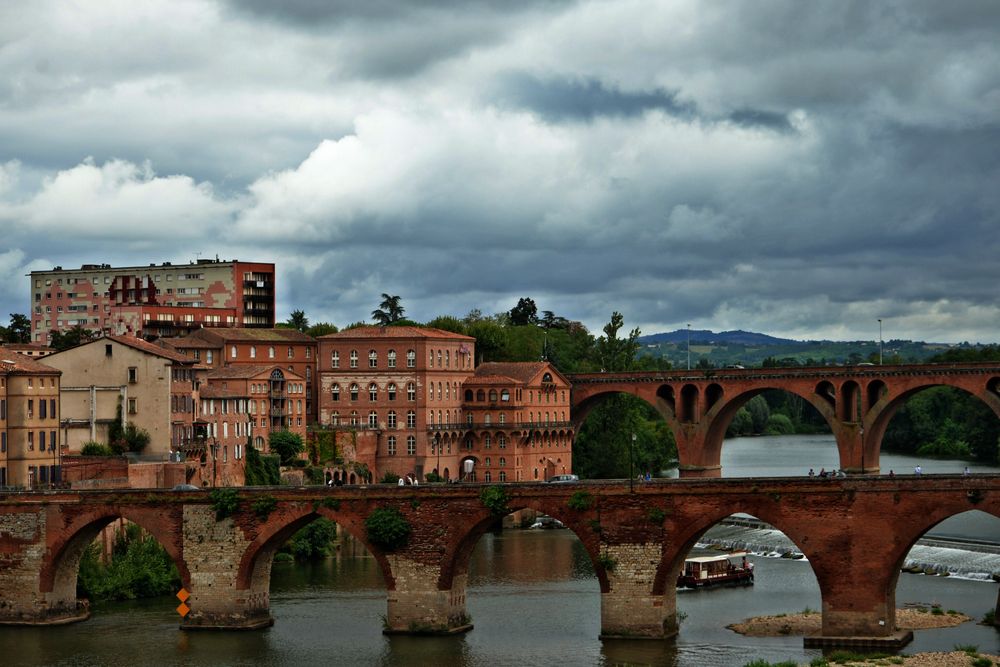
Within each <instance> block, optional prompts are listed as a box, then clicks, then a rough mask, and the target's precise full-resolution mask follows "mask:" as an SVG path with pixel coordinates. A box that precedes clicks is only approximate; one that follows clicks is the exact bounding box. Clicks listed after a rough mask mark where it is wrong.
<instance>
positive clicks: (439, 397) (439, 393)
mask: <svg viewBox="0 0 1000 667" xmlns="http://www.w3.org/2000/svg"><path fill="white" fill-rule="evenodd" d="M438 400H439V401H440V400H441V383H440V382H438Z"/></svg>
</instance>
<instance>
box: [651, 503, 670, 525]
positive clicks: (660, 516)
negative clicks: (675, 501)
mask: <svg viewBox="0 0 1000 667" xmlns="http://www.w3.org/2000/svg"><path fill="white" fill-rule="evenodd" d="M646 518H647V519H649V522H650V523H653V524H657V525H659V524H661V523H663V520H664V519H666V518H667V513H666V512H665V511H663V510H662V509H660V508H659V507H650V508H649V511H648V512H647V513H646Z"/></svg>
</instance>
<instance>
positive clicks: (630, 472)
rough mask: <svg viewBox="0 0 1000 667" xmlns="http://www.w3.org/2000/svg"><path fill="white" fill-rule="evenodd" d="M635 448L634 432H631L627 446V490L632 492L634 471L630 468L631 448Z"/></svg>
mask: <svg viewBox="0 0 1000 667" xmlns="http://www.w3.org/2000/svg"><path fill="white" fill-rule="evenodd" d="M633 449H635V433H633V434H632V440H631V441H630V443H629V447H628V491H629V493H632V492H633V491H634V488H633V486H632V485H633V484H635V471H634V470H633V469H632V450H633Z"/></svg>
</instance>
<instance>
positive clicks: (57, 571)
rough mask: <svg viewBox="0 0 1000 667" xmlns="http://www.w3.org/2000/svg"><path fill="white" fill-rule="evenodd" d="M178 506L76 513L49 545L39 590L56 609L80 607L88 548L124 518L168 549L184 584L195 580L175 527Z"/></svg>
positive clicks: (101, 508)
mask: <svg viewBox="0 0 1000 667" xmlns="http://www.w3.org/2000/svg"><path fill="white" fill-rule="evenodd" d="M176 515H177V510H176V509H173V508H171V509H169V510H166V512H165V511H164V510H163V509H161V508H146V507H136V506H125V507H122V508H116V507H114V506H107V505H100V506H97V505H95V506H91V507H89V508H88V510H87V511H84V512H83V513H81V514H78V515H76V516H74V517H73V519H72V520H71V521H69V522H68V523H67V524H65V525H64V526H62V527H61V529H60V531H59V533H58V537H57V539H56V541H55V542H54V543H53V544H52V545H51V546H50V547H49V549H48V554H49V555H48V556H47V557H46V558H45V559H44V561H43V564H42V567H41V569H40V572H39V591H40V592H42V593H43V594H48V595H49V606H50V607H51V608H53V609H57V608H58V609H64V610H72V609H75V608H76V604H77V597H76V588H77V580H78V578H79V573H80V561H81V559H82V558H83V554H84V551H85V550H86V549H87V547H88V546H89V545H90V544H91V543H92V542H93V541H94V540H95V539H96V538H97V536H98V535H99V534H100V533H101V531H102V530H104V529H105V528H106V527H108V526H109V525H111V523H112V522H114V521H116V520H118V519H124V520H126V521H128V522H130V523H133V524H135V525H137V526H139V527H140V528H142V529H143V530H144V531H146V532H147V533H148V534H149V535H151V536H152V537H153V538H154V539H155V540H156V541H157V542H158V543H159V544H160V546H162V547H163V548H164V550H165V551H166V552H167V555H168V556H169V557H170V559H171V561H173V563H174V565H175V566H176V567H177V571H178V573H179V574H180V577H181V584H182V585H183V586H185V587H188V586H190V584H191V574H190V571H189V570H188V567H187V563H186V562H185V560H184V557H183V553H182V551H183V549H182V546H181V543H180V539H179V536H178V535H177V533H176V530H175V529H174V528H173V526H174V525H175V522H177V521H179V520H180V519H179V517H178V516H176Z"/></svg>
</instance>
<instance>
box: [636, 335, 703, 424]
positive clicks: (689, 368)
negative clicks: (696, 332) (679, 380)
mask: <svg viewBox="0 0 1000 667" xmlns="http://www.w3.org/2000/svg"><path fill="white" fill-rule="evenodd" d="M688 370H691V324H690V323H689V324H688ZM632 439H633V440H635V436H633V437H632Z"/></svg>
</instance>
